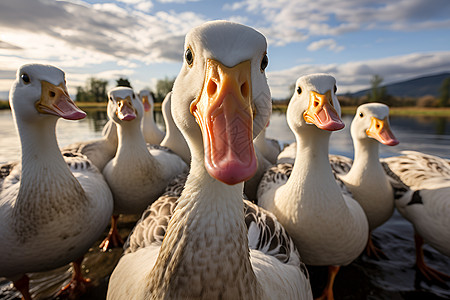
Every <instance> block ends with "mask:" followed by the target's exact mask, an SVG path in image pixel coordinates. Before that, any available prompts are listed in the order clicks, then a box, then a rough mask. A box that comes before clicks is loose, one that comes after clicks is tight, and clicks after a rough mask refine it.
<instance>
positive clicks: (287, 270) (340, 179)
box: [0, 21, 450, 300]
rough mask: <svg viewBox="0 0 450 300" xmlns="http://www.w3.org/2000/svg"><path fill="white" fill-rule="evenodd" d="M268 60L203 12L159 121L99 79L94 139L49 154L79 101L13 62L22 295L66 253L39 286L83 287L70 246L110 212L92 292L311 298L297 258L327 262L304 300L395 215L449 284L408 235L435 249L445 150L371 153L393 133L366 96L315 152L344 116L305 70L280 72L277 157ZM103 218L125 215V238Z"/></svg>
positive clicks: (146, 106)
mask: <svg viewBox="0 0 450 300" xmlns="http://www.w3.org/2000/svg"><path fill="white" fill-rule="evenodd" d="M267 65H268V56H267V42H266V38H265V37H264V35H262V34H261V33H260V32H258V31H256V30H255V29H253V28H251V27H248V26H245V25H242V24H239V23H235V22H229V21H210V22H206V23H204V24H202V25H200V26H197V27H195V28H193V29H191V30H190V31H189V33H188V34H187V35H186V37H185V43H184V55H183V64H182V66H181V70H180V72H179V74H178V76H177V78H176V80H175V83H174V85H173V89H172V91H171V92H170V93H169V94H168V95H167V96H166V98H165V99H164V102H163V104H162V113H163V117H164V122H165V124H166V126H165V128H166V130H165V132H163V131H161V130H160V128H158V126H156V123H155V120H154V117H153V107H154V105H153V104H154V103H153V98H152V95H151V93H150V92H149V91H148V90H141V91H140V92H139V93H136V92H134V90H133V89H132V88H129V87H116V88H113V89H111V90H110V91H109V92H108V99H107V101H108V105H107V114H108V118H109V121H108V122H107V123H106V125H105V127H104V131H103V136H102V138H100V139H98V140H93V141H80V142H77V143H74V144H72V145H69V146H66V147H64V148H61V149H60V148H59V146H58V142H57V137H56V133H55V126H56V122H57V121H58V119H59V118H64V119H69V120H78V119H82V118H84V117H85V116H86V113H84V112H83V111H82V110H80V109H79V108H78V107H77V106H76V104H75V103H74V102H73V101H72V100H71V98H70V96H69V94H68V91H67V86H66V80H65V73H64V72H63V71H62V70H60V69H59V68H57V67H54V66H49V65H41V64H26V65H23V66H22V67H20V68H19V69H18V71H17V75H16V79H15V81H14V84H13V85H12V87H11V90H10V106H11V111H12V114H13V117H14V121H15V125H16V128H17V131H18V134H19V137H20V141H21V160H20V161H16V162H10V163H7V164H4V165H2V166H0V167H1V172H0V224H1V226H0V245H2V246H1V247H0V277H6V278H7V279H8V280H10V281H12V283H13V285H14V287H15V288H16V289H17V290H18V291H20V293H21V294H22V297H23V299H25V300H30V299H32V295H31V293H30V286H29V278H28V276H27V274H28V273H32V272H43V271H48V270H52V269H55V268H58V267H61V266H64V265H66V264H69V263H72V264H73V276H72V280H71V282H70V283H69V284H68V285H67V286H64V287H61V290H60V292H58V294H57V295H55V297H67V298H69V299H74V298H77V297H78V296H79V295H80V293H83V292H84V291H85V290H86V288H87V287H88V286H89V285H90V280H89V279H88V278H84V277H83V276H82V274H81V263H82V261H83V257H84V255H85V254H86V253H87V251H88V250H89V249H90V248H91V247H92V246H93V244H94V242H95V241H97V240H99V239H100V240H101V239H102V238H103V237H104V236H103V235H104V232H105V229H106V227H107V226H108V224H110V227H111V229H110V231H109V233H108V235H107V236H106V238H105V239H104V240H103V242H102V243H101V244H100V248H101V250H102V251H107V250H108V249H110V248H111V247H120V246H122V245H123V248H124V252H123V254H122V256H121V258H120V260H119V262H118V264H117V265H116V266H115V268H114V271H113V272H112V274H111V276H110V278H109V283H108V290H107V299H110V300H121V299H313V290H314V288H315V286H314V284H315V283H314V282H313V281H312V280H311V278H310V275H309V271H308V268H309V267H310V266H311V267H312V266H326V267H327V268H328V279H327V282H326V284H325V288H324V289H323V290H322V292H321V294H318V295H317V297H319V298H320V299H334V294H333V287H334V286H335V278H336V276H339V273H338V272H339V270H340V268H341V266H346V265H348V264H351V263H352V262H353V261H354V260H355V259H357V258H358V257H360V256H361V255H362V253H364V251H365V252H366V254H367V255H369V256H374V257H375V258H376V259H379V260H382V259H385V255H384V254H383V252H382V250H381V249H379V248H377V247H375V245H374V243H373V242H372V238H371V233H372V231H373V230H374V229H375V228H377V227H379V226H381V225H382V224H383V223H385V222H386V221H387V220H388V219H390V217H391V216H392V214H393V212H394V210H395V209H397V210H398V211H399V212H400V214H401V215H402V216H403V217H404V218H405V219H406V220H408V221H409V222H411V224H412V225H413V227H414V232H415V237H414V238H415V242H416V265H417V268H418V270H419V272H421V273H422V274H423V275H424V276H425V277H426V278H427V279H429V280H431V281H433V280H435V281H439V282H445V281H446V280H449V279H450V277H449V275H447V274H445V273H443V272H439V271H437V270H435V269H433V268H431V267H429V266H428V265H427V264H426V263H425V261H424V255H423V249H422V246H423V244H424V243H427V244H429V245H430V246H431V247H433V248H435V249H436V250H437V251H439V252H440V253H442V254H444V255H446V256H450V218H449V217H448V216H449V215H450V198H449V195H450V160H446V159H443V158H440V157H436V156H431V155H427V154H424V153H419V152H413V151H406V152H404V153H402V154H401V155H400V156H394V157H389V158H383V159H380V157H379V145H380V144H383V145H387V146H395V145H396V144H398V140H397V139H396V138H395V136H394V133H393V131H392V130H391V128H390V125H389V108H388V107H387V106H386V105H384V104H380V103H368V104H363V105H361V106H360V107H358V109H357V111H356V114H355V116H354V119H353V121H352V124H351V136H352V139H353V144H354V148H355V156H354V159H351V158H348V157H344V156H337V155H330V154H329V142H330V136H331V134H332V132H333V131H338V130H340V129H342V128H343V127H344V123H343V121H342V119H341V109H340V104H339V101H338V98H337V96H336V85H337V83H336V79H335V78H334V77H333V76H331V75H329V74H321V73H317V74H309V75H303V76H300V77H299V78H298V79H297V81H296V84H295V91H294V94H293V95H292V98H291V100H290V102H289V105H288V109H287V113H286V118H287V122H288V125H289V127H290V129H291V130H292V132H293V133H294V136H295V139H296V142H295V143H293V144H291V145H289V146H288V147H285V149H283V151H281V150H282V149H281V148H280V144H279V143H278V142H277V141H276V140H271V139H268V138H266V135H265V130H266V127H267V126H268V125H269V118H270V116H271V111H272V103H271V97H270V89H269V85H268V83H267V78H266V72H265V69H266V67H267ZM120 214H134V215H136V214H137V215H141V217H140V219H139V220H138V222H137V223H136V225H135V227H134V229H133V230H132V232H131V233H130V235H129V236H128V237H121V236H120V235H119V232H118V230H117V220H118V217H119V215H120ZM124 241H125V242H124ZM383 247H388V245H383ZM97 251H98V250H97ZM104 255H106V254H104Z"/></svg>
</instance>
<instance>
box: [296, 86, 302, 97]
mask: <svg viewBox="0 0 450 300" xmlns="http://www.w3.org/2000/svg"><path fill="white" fill-rule="evenodd" d="M301 93H302V88H301V87H298V88H297V94H299V95H300V94H301Z"/></svg>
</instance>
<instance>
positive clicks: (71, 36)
mask: <svg viewBox="0 0 450 300" xmlns="http://www.w3.org/2000/svg"><path fill="white" fill-rule="evenodd" d="M449 16H450V1H448V0H397V1H389V0H340V1H331V0H315V1H306V0H283V1H277V0H259V1H257V0H243V1H210V0H209V1H206V0H204V1H202V0H197V1H190V0H151V1H148V0H121V1H109V0H101V1H95V0H70V1H69V0H64V1H54V0H6V1H1V2H0V99H6V98H7V92H8V90H9V88H10V86H11V83H12V81H13V79H14V76H15V72H16V70H17V68H18V67H19V66H20V65H22V64H24V63H31V62H39V63H48V64H52V65H55V66H57V67H60V68H61V69H63V70H64V71H65V72H66V76H67V81H68V86H69V91H70V92H71V94H72V96H75V90H76V87H77V86H84V85H85V82H86V79H87V78H89V77H92V76H93V77H97V78H100V79H104V80H108V81H109V82H110V83H109V88H112V87H114V84H115V79H118V78H119V77H126V78H128V79H129V80H130V82H131V84H132V86H133V88H134V89H135V90H136V91H139V90H140V89H143V88H150V89H154V87H155V84H156V81H157V80H158V79H162V78H165V77H168V78H172V77H175V76H176V75H177V73H178V71H179V69H180V67H181V62H182V54H183V42H184V35H185V34H186V33H187V32H188V31H189V29H190V28H192V27H194V26H197V25H200V24H202V23H203V22H205V21H209V20H214V19H227V20H231V21H236V22H240V23H243V24H246V25H248V26H251V27H254V28H255V29H257V30H259V31H260V32H262V33H263V34H264V35H265V36H266V38H267V40H268V43H269V49H268V56H269V66H268V68H267V77H268V82H269V85H270V87H271V92H272V95H273V97H275V98H287V97H290V95H289V86H290V85H292V84H293V83H295V81H296V79H297V78H298V77H300V76H301V75H305V74H310V73H317V72H325V73H330V74H332V75H334V76H335V77H336V79H337V82H338V90H339V92H340V93H346V92H356V91H358V90H361V89H364V88H368V87H369V86H370V79H371V78H372V77H373V76H374V75H379V76H381V77H383V79H384V83H392V82H398V81H403V80H407V79H411V78H416V77H419V76H423V75H433V74H438V73H442V72H449V71H450V17H449Z"/></svg>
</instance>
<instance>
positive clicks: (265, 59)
mask: <svg viewBox="0 0 450 300" xmlns="http://www.w3.org/2000/svg"><path fill="white" fill-rule="evenodd" d="M268 64H269V58H268V57H267V54H264V57H263V59H262V60H261V72H264V70H265V69H266V68H267V65H268Z"/></svg>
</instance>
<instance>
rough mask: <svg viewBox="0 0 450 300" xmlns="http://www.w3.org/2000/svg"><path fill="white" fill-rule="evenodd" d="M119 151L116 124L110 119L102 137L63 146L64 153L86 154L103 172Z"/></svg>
mask: <svg viewBox="0 0 450 300" xmlns="http://www.w3.org/2000/svg"><path fill="white" fill-rule="evenodd" d="M116 151H117V129H116V124H115V123H114V122H113V121H111V120H108V122H106V124H105V126H104V127H103V131H102V137H101V138H99V139H95V140H92V141H83V142H76V143H73V144H70V145H68V146H65V147H63V148H61V152H62V153H63V154H64V153H79V154H82V155H85V156H86V157H87V158H88V159H89V160H90V161H91V163H92V164H93V165H94V166H96V167H97V168H98V169H99V171H100V172H101V171H102V170H103V168H104V167H105V165H106V164H107V163H108V162H109V161H110V160H111V159H112V158H113V157H114V155H115V154H116Z"/></svg>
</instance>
